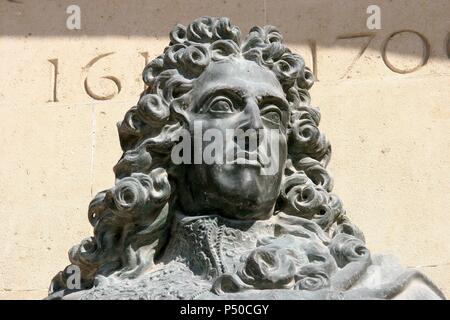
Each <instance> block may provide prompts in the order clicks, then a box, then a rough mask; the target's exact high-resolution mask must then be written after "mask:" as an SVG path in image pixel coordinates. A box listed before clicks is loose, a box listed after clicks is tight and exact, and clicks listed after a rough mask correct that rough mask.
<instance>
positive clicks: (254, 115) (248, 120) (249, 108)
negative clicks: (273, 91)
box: [241, 100, 264, 130]
mask: <svg viewBox="0 0 450 320" xmlns="http://www.w3.org/2000/svg"><path fill="white" fill-rule="evenodd" d="M244 114H245V122H244V124H243V125H242V127H241V128H242V129H244V130H247V129H254V130H260V129H263V128H264V125H263V122H262V119H261V113H260V110H259V107H258V104H257V103H256V102H255V101H253V100H249V101H248V102H247V104H246V106H245V110H244Z"/></svg>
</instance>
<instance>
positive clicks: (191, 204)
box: [177, 59, 289, 219]
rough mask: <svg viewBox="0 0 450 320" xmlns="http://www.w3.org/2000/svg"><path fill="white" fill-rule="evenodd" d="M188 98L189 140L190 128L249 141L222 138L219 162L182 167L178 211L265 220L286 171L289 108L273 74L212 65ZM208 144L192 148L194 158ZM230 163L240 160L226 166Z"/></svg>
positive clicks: (237, 63) (252, 67)
mask: <svg viewBox="0 0 450 320" xmlns="http://www.w3.org/2000/svg"><path fill="white" fill-rule="evenodd" d="M191 99H192V100H191V104H190V106H189V109H188V111H187V112H186V114H185V115H184V116H185V121H186V122H187V126H188V128H189V130H190V131H191V132H192V134H191V136H192V137H193V136H194V127H195V126H197V128H199V127H200V126H201V130H202V132H203V133H204V132H206V131H207V130H209V129H215V130H216V132H217V131H219V132H220V133H221V136H223V137H224V138H225V137H227V134H228V137H229V134H230V132H236V130H237V129H240V130H242V131H241V132H243V133H244V134H246V136H247V137H248V140H240V142H239V141H238V140H237V139H236V136H235V137H234V138H231V139H225V140H226V141H225V142H224V143H223V148H222V150H221V151H222V152H223V163H212V164H206V163H205V162H204V161H202V163H201V164H185V165H182V168H181V173H180V174H179V175H178V179H179V183H177V188H178V197H179V199H178V200H179V205H180V207H181V208H180V209H181V210H182V211H183V212H184V213H186V214H192V215H202V214H220V215H223V216H226V217H229V218H234V219H266V218H268V217H270V216H271V214H272V213H273V208H274V205H275V202H276V200H277V198H278V195H279V189H280V184H281V179H282V176H283V172H284V167H285V161H286V156H287V141H286V140H287V139H286V127H287V122H288V119H289V105H288V102H287V101H286V98H285V94H284V92H283V89H282V87H281V85H280V83H279V81H278V80H277V78H276V77H275V75H274V74H273V73H272V72H271V71H269V70H267V69H265V68H263V67H260V66H259V65H257V64H256V63H254V62H251V61H247V60H244V59H232V60H227V61H222V62H217V63H211V64H210V65H209V66H208V67H207V68H206V70H205V71H204V72H203V73H202V75H201V76H200V77H199V78H198V79H197V80H196V81H195V83H194V87H193V89H192V91H191ZM210 131H211V130H210ZM212 140H214V138H212ZM230 140H231V141H230ZM242 141H245V142H246V143H244V144H242ZM250 141H253V142H254V143H250ZM230 142H231V143H230ZM209 143H210V142H202V143H197V144H195V143H192V148H193V154H194V153H195V152H200V154H202V152H203V151H204V150H205V147H207V146H208V144H209ZM195 148H197V149H201V150H195ZM236 155H237V156H236ZM227 157H228V158H227ZM229 158H231V159H240V160H237V161H229V162H227V161H226V159H229ZM243 159H253V160H248V161H242V160H243ZM269 164H270V165H269ZM269 166H270V168H269Z"/></svg>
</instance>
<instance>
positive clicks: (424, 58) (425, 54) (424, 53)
mask: <svg viewBox="0 0 450 320" xmlns="http://www.w3.org/2000/svg"><path fill="white" fill-rule="evenodd" d="M402 32H409V33H413V34H415V35H417V36H419V38H420V40H422V45H423V51H422V59H421V61H420V63H419V64H418V65H417V66H415V67H413V68H410V69H400V68H397V67H395V66H394V65H393V64H392V63H390V62H389V60H388V58H387V52H386V49H387V45H388V43H389V41H390V40H391V39H392V38H393V37H394V36H396V35H398V34H400V33H402ZM430 52H431V47H430V43H429V42H428V40H427V38H425V36H423V35H422V34H420V33H419V32H417V31H413V30H401V31H396V32H394V33H392V34H391V35H390V36H389V37H388V38H387V39H386V41H385V42H384V45H383V49H382V57H383V61H384V63H385V64H386V66H387V67H388V68H389V69H391V70H392V71H394V72H396V73H401V74H405V73H411V72H414V71H416V70H417V69H419V68H421V67H423V66H424V65H426V64H427V62H428V59H429V58H430Z"/></svg>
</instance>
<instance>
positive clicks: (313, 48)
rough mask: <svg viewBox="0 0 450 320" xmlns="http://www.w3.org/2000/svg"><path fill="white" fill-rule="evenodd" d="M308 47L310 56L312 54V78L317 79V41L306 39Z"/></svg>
mask: <svg viewBox="0 0 450 320" xmlns="http://www.w3.org/2000/svg"><path fill="white" fill-rule="evenodd" d="M308 44H309V48H310V49H311V56H312V63H313V65H312V71H313V75H314V80H315V81H319V76H318V72H317V43H316V41H315V40H309V41H308Z"/></svg>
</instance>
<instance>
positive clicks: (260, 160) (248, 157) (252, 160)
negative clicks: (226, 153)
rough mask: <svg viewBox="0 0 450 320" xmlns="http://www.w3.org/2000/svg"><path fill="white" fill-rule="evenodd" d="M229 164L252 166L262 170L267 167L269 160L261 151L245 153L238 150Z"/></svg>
mask: <svg viewBox="0 0 450 320" xmlns="http://www.w3.org/2000/svg"><path fill="white" fill-rule="evenodd" d="M228 163H229V164H237V165H244V166H252V167H257V168H264V167H266V166H268V165H269V158H268V157H267V155H265V154H264V152H261V151H259V152H258V151H257V150H255V151H246V150H239V151H238V152H237V153H236V154H235V156H234V158H233V160H232V161H230V162H228Z"/></svg>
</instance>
